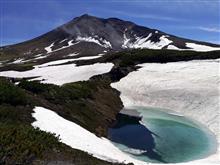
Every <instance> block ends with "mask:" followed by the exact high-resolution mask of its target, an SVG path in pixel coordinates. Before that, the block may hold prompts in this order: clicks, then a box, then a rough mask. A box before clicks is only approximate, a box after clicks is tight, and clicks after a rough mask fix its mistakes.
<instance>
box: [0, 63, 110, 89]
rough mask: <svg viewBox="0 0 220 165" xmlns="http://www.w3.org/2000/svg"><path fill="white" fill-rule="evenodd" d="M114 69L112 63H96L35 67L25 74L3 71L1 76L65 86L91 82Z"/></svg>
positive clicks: (0, 73)
mask: <svg viewBox="0 0 220 165" xmlns="http://www.w3.org/2000/svg"><path fill="white" fill-rule="evenodd" d="M75 60H76V59H75ZM62 62H63V61H62ZM55 63H60V62H55ZM47 65H48V64H47ZM112 67H113V64H112V63H96V64H93V65H84V66H76V64H66V65H57V66H47V67H40V66H35V68H34V69H32V70H28V71H23V72H19V71H3V72H0V76H4V77H16V78H28V77H37V78H33V79H31V80H40V81H41V82H42V83H49V84H56V85H63V84H65V83H71V82H76V81H83V80H89V79H90V78H91V77H92V76H95V75H99V74H103V73H107V72H109V71H110V70H111V69H112Z"/></svg>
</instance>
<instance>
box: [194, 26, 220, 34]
mask: <svg viewBox="0 0 220 165" xmlns="http://www.w3.org/2000/svg"><path fill="white" fill-rule="evenodd" d="M197 29H200V30H203V31H207V32H217V33H220V27H202V26H200V27H197Z"/></svg>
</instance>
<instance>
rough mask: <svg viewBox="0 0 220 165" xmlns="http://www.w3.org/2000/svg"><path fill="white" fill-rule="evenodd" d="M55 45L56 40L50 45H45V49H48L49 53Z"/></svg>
mask: <svg viewBox="0 0 220 165" xmlns="http://www.w3.org/2000/svg"><path fill="white" fill-rule="evenodd" d="M53 46H54V42H53V43H52V44H50V45H49V46H47V47H45V48H44V49H45V50H46V51H47V53H51V52H52V47H53Z"/></svg>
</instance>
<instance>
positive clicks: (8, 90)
mask: <svg viewBox="0 0 220 165" xmlns="http://www.w3.org/2000/svg"><path fill="white" fill-rule="evenodd" d="M3 103H6V104H11V105H26V104H27V103H28V100H27V96H26V94H25V92H24V91H23V90H22V89H20V88H18V87H17V86H15V85H14V84H13V83H10V82H9V81H8V80H5V79H2V78H0V104H3Z"/></svg>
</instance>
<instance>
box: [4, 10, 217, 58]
mask: <svg viewBox="0 0 220 165" xmlns="http://www.w3.org/2000/svg"><path fill="white" fill-rule="evenodd" d="M136 48H147V49H175V50H195V51H211V50H219V49H220V45H216V44H211V43H206V42H200V41H193V40H189V39H184V38H180V37H177V36H174V35H170V34H167V33H165V32H162V31H160V30H157V29H150V28H147V27H143V26H139V25H136V24H135V23H132V22H129V21H124V20H120V19H118V18H108V19H102V18H97V17H94V16H90V15H87V14H85V15H82V16H80V17H76V18H74V19H73V20H71V21H70V22H68V23H66V24H64V25H62V26H59V27H57V28H56V29H54V30H52V31H50V32H48V33H46V34H44V35H42V36H39V37H37V38H34V39H32V40H29V41H26V42H23V43H19V44H15V45H10V46H4V47H1V48H0V53H1V54H3V55H8V56H9V55H11V56H13V57H25V58H27V56H37V55H39V54H55V55H57V56H64V55H68V54H71V53H75V54H77V55H81V56H83V55H94V54H100V53H106V52H112V51H113V52H116V51H121V50H124V49H136ZM39 56H40V55H39Z"/></svg>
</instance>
